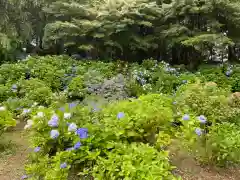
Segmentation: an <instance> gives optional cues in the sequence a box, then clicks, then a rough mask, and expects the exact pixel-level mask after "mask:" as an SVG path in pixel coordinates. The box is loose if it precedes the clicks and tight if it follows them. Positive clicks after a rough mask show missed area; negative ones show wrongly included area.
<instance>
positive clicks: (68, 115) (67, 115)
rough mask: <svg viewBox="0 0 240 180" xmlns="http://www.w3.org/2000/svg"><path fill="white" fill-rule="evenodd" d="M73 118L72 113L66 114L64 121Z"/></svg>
mask: <svg viewBox="0 0 240 180" xmlns="http://www.w3.org/2000/svg"><path fill="white" fill-rule="evenodd" d="M71 117H72V115H71V113H64V119H70V118H71Z"/></svg>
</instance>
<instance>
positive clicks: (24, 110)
mask: <svg viewBox="0 0 240 180" xmlns="http://www.w3.org/2000/svg"><path fill="white" fill-rule="evenodd" d="M30 112H31V110H30V109H23V112H22V113H23V114H27V113H30Z"/></svg>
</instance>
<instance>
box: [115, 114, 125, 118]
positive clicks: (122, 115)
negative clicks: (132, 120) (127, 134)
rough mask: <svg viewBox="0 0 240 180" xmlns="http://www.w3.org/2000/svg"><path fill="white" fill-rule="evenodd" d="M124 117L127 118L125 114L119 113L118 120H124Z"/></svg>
mask: <svg viewBox="0 0 240 180" xmlns="http://www.w3.org/2000/svg"><path fill="white" fill-rule="evenodd" d="M124 116H125V114H124V113H123V112H119V113H118V114H117V118H118V119H121V118H124Z"/></svg>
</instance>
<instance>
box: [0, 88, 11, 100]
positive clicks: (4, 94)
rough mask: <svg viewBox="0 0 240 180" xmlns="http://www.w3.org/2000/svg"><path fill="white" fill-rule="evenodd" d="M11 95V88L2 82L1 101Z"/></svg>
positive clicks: (0, 89)
mask: <svg viewBox="0 0 240 180" xmlns="http://www.w3.org/2000/svg"><path fill="white" fill-rule="evenodd" d="M9 97H10V90H9V88H8V87H7V86H4V85H1V84H0V102H3V101H5V100H7V99H8V98H9Z"/></svg>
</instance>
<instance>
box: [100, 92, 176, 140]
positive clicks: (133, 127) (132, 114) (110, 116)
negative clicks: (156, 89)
mask: <svg viewBox="0 0 240 180" xmlns="http://www.w3.org/2000/svg"><path fill="white" fill-rule="evenodd" d="M100 114H101V115H102V117H99V118H98V119H100V118H101V119H100V122H101V123H102V124H104V125H105V126H106V130H105V131H108V132H109V133H113V134H112V136H115V138H116V139H117V140H119V139H122V138H123V139H126V138H129V139H130V140H131V141H142V142H155V134H157V133H158V132H159V131H160V130H162V131H164V130H167V131H168V130H169V126H170V122H171V121H172V119H173V114H172V109H171V99H170V98H168V97H166V96H164V95H158V94H152V95H146V96H142V97H140V98H139V99H136V100H132V101H127V100H126V101H121V102H119V103H113V104H110V105H109V106H107V107H106V108H105V109H103V110H102V111H101V112H100ZM117 115H120V116H124V117H123V118H122V119H121V120H120V121H119V120H117Z"/></svg>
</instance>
